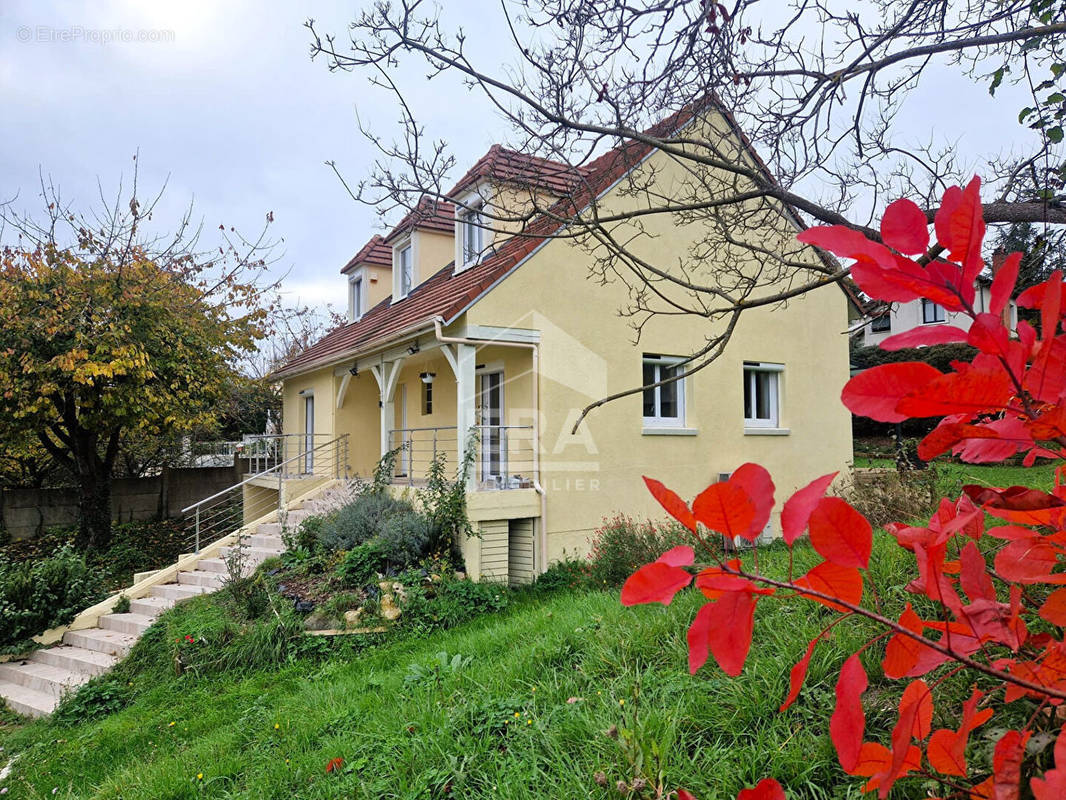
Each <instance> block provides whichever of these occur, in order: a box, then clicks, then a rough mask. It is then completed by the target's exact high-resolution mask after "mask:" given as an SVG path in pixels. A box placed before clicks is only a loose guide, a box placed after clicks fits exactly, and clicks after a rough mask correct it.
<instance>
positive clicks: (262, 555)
mask: <svg viewBox="0 0 1066 800" xmlns="http://www.w3.org/2000/svg"><path fill="white" fill-rule="evenodd" d="M234 549H235V548H233V547H223V548H222V549H221V553H222V557H223V558H225V557H226V556H228V555H229V554H230V553H231V552H233V550H234ZM283 552H285V551H284V550H282V549H280V548H276V547H246V548H244V555H245V558H246V559H247V560H248V562H249V563H251V564H260V563H262V562H263V561H266V560H267V559H268V558H274V557H275V556H280V555H281V554H282V553H283Z"/></svg>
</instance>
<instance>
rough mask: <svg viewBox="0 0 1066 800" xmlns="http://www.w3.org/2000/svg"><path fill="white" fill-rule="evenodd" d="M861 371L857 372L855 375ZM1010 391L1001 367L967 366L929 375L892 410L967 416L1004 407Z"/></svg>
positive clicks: (912, 414) (910, 414)
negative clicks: (926, 380) (956, 370)
mask: <svg viewBox="0 0 1066 800" xmlns="http://www.w3.org/2000/svg"><path fill="white" fill-rule="evenodd" d="M886 366H891V365H887V364H886ZM863 374H865V373H860V375H859V377H861V376H862V375H863ZM845 388H846V387H845ZM1011 394H1012V389H1011V384H1010V379H1009V378H1008V377H1007V374H1006V373H1005V372H1003V371H1002V370H1000V371H996V372H993V371H992V370H981V369H974V368H970V369H968V370H966V371H965V372H949V373H948V374H946V375H940V376H938V377H936V378H933V379H932V380H931V381H929V382H928V383H926V384H925V385H924V386H922V387H920V388H918V389H915V390H914V391H913V392H912V393H911V394H909V395H908V396H906V397H904V398H903V399H902V400H900V401H899V403H898V404H897V405H896V409H895V410H896V412H897V413H899V414H903V415H904V418H907V419H909V418H912V417H944V416H947V415H949V414H965V415H967V416H971V415H973V414H979V413H981V412H983V411H999V410H1002V409H1004V408H1006V405H1007V401H1008V400H1009V399H1010V396H1011ZM883 421H885V422H893V421H894V420H883Z"/></svg>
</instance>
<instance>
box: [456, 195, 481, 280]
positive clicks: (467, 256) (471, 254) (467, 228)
mask: <svg viewBox="0 0 1066 800" xmlns="http://www.w3.org/2000/svg"><path fill="white" fill-rule="evenodd" d="M467 205H468V208H460V209H458V211H457V212H456V219H457V220H458V227H459V231H458V234H459V235H458V237H457V238H458V240H459V263H458V268H459V269H465V268H466V267H470V266H473V265H474V264H476V263H478V261H480V260H481V252H482V250H484V247H485V229H484V228H483V227H482V224H483V222H482V216H481V209H482V204H481V201H479V200H474V201H470V202H468V204H467Z"/></svg>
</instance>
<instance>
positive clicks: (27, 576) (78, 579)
mask: <svg viewBox="0 0 1066 800" xmlns="http://www.w3.org/2000/svg"><path fill="white" fill-rule="evenodd" d="M105 596H106V592H105V590H104V587H103V584H102V582H101V580H100V576H99V575H98V574H97V573H95V572H94V571H93V570H92V569H91V568H90V567H89V565H88V564H87V563H86V561H85V557H84V556H83V555H81V554H79V553H76V552H74V549H73V548H72V547H70V546H64V547H62V548H60V549H59V550H57V551H56V552H55V553H54V554H53V555H51V556H47V557H44V558H39V559H36V560H33V561H23V562H13V561H10V560H8V559H7V558H5V557H3V556H0V648H4V647H11V646H12V645H14V644H16V643H18V642H21V641H23V640H25V639H28V638H29V637H31V636H35V635H37V634H39V633H43V632H44V631H46V630H48V629H49V628H54V627H56V626H58V625H65V624H67V623H68V622H70V621H71V620H72V619H74V617H75V616H76V615H77V614H78V613H79V612H80V611H82V610H83V609H85V608H86V607H88V606H90V605H92V604H93V603H96V602H98V601H100V600H102V599H103V598H104V597H105Z"/></svg>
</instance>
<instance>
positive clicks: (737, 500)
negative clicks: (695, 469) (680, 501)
mask: <svg viewBox="0 0 1066 800" xmlns="http://www.w3.org/2000/svg"><path fill="white" fill-rule="evenodd" d="M692 513H693V514H694V515H695V517H696V519H697V520H699V521H700V522H702V523H703V524H704V525H706V526H707V527H708V528H710V529H711V530H712V531H718V533H721V534H723V535H725V536H728V537H730V538H733V537H735V536H742V535H744V534H746V533H748V532H749V531H750V529H751V526H752V524H753V522H754V521H755V518H756V510H755V503H754V502H753V501H752V499H751V498H750V497H748V493H747V492H746V491H744V490H743V489H742V488H741V487H739V486H737V485H736V484H735V483H731V482H729V481H725V482H722V483H712V484H711V485H710V486H708V487H707V488H706V489H704V490H703V491H702V492H700V494H699V496H698V497H697V498H696V499H695V500H694V501H693V502H692Z"/></svg>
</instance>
